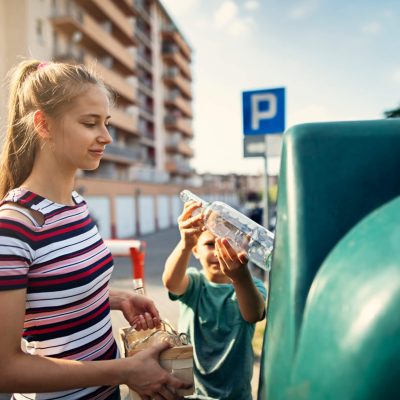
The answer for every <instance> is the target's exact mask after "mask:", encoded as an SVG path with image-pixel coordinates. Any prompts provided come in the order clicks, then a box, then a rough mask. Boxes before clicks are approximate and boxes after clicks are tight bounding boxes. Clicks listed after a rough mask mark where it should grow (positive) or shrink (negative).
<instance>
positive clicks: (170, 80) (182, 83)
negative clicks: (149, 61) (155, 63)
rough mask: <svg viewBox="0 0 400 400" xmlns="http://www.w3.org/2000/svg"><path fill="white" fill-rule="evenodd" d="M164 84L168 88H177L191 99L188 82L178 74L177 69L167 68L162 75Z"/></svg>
mask: <svg viewBox="0 0 400 400" xmlns="http://www.w3.org/2000/svg"><path fill="white" fill-rule="evenodd" d="M163 79H164V82H165V83H166V84H167V85H169V86H175V87H177V88H178V89H179V90H180V91H181V92H182V93H183V94H184V95H185V96H186V97H188V98H189V99H192V97H193V96H192V89H191V86H190V82H189V81H188V80H187V79H185V78H184V77H183V76H182V74H181V73H180V72H179V68H176V67H175V68H167V69H166V71H165V72H164V74H163Z"/></svg>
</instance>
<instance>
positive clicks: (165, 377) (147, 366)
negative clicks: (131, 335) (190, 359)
mask: <svg viewBox="0 0 400 400" xmlns="http://www.w3.org/2000/svg"><path fill="white" fill-rule="evenodd" d="M169 347H170V346H169V344H168V343H165V342H164V343H158V344H156V345H154V346H151V347H149V348H147V349H145V350H141V351H139V352H138V353H136V354H135V355H134V356H132V357H128V358H126V360H128V363H129V364H130V365H131V367H132V368H129V367H128V370H127V376H128V378H127V382H126V384H127V385H128V386H129V387H130V388H131V389H132V390H134V391H135V392H137V393H139V395H140V396H141V397H142V399H144V400H151V399H157V400H164V399H165V400H178V399H181V398H182V397H181V396H179V395H178V394H177V393H176V390H177V389H189V388H190V387H191V386H192V384H191V383H189V382H183V381H182V380H180V379H178V378H176V377H174V376H173V375H172V374H170V373H169V372H168V371H167V370H165V369H164V368H162V367H161V365H160V364H159V358H160V353H161V352H162V351H164V350H166V349H168V348H169Z"/></svg>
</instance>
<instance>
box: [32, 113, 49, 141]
mask: <svg viewBox="0 0 400 400" xmlns="http://www.w3.org/2000/svg"><path fill="white" fill-rule="evenodd" d="M33 124H34V125H35V130H36V132H37V134H38V135H39V137H40V138H41V139H43V140H48V139H49V138H50V131H49V125H48V123H47V120H46V117H45V115H44V114H43V112H42V111H41V110H37V111H35V113H34V114H33Z"/></svg>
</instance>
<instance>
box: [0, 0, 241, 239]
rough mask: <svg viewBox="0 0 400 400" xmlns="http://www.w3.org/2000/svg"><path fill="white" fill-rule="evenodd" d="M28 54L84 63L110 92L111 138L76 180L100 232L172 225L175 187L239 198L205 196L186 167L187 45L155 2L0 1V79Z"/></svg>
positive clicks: (227, 192) (226, 191) (230, 191)
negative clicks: (100, 157)
mask: <svg viewBox="0 0 400 400" xmlns="http://www.w3.org/2000/svg"><path fill="white" fill-rule="evenodd" d="M26 57H33V58H36V59H39V60H44V61H46V60H53V61H66V62H71V63H84V64H86V65H88V66H90V67H91V68H93V69H94V70H95V71H96V72H97V73H98V74H99V75H100V76H101V77H102V78H103V79H104V81H105V83H106V84H107V85H108V86H109V87H110V88H111V90H112V92H113V93H114V94H115V101H114V104H113V108H112V110H111V116H112V118H111V120H110V125H109V126H110V128H109V131H110V134H111V136H112V138H113V143H112V144H110V145H108V146H107V149H106V152H105V155H104V158H103V160H102V162H101V164H100V167H99V168H98V169H97V170H95V171H80V172H79V173H78V176H77V183H76V185H77V189H78V190H79V191H80V192H81V193H82V194H83V195H84V196H85V198H87V200H88V203H89V205H90V206H91V209H92V210H93V214H94V216H95V218H96V219H97V221H98V223H99V227H100V230H101V232H102V234H103V235H104V237H105V238H110V237H131V236H134V235H139V234H145V233H150V232H152V231H154V230H157V229H162V228H165V227H168V226H170V225H172V224H175V223H176V218H177V215H179V213H180V210H181V208H182V205H181V204H180V201H179V198H178V197H177V195H178V193H179V191H180V190H181V189H183V188H189V189H190V188H193V187H195V188H196V189H195V190H197V192H198V193H199V194H204V195H207V196H208V197H210V198H211V197H219V198H221V199H222V200H225V201H229V202H231V203H236V202H237V196H236V195H235V189H236V188H235V185H233V184H232V186H231V187H230V188H226V186H227V185H224V186H223V189H221V187H218V185H215V184H214V185H211V186H209V188H210V190H211V188H212V193H210V190H208V189H207V187H205V186H204V185H201V183H202V179H201V177H199V176H197V175H196V174H195V173H194V170H193V168H192V167H191V165H190V160H191V159H192V157H193V155H194V152H193V149H192V146H191V142H192V139H193V128H192V119H193V111H192V99H193V95H192V68H191V65H192V49H191V47H190V45H189V44H188V42H187V41H186V39H185V38H184V36H183V35H182V33H181V32H180V31H179V29H178V28H177V26H176V24H175V22H174V21H173V20H172V18H171V17H170V16H169V14H168V12H167V11H166V9H165V8H164V7H163V5H162V4H161V3H160V1H158V0H13V1H8V0H0V60H1V61H0V74H1V77H4V76H5V74H6V71H8V70H9V69H10V68H11V67H12V66H13V65H15V64H16V63H17V62H18V61H19V59H21V58H26ZM0 96H1V97H0V103H1V112H0V126H1V128H2V131H3V129H4V123H5V110H6V106H5V97H6V91H5V90H3V91H0ZM200 186H201V187H200Z"/></svg>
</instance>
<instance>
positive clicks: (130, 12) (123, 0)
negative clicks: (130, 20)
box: [112, 0, 136, 17]
mask: <svg viewBox="0 0 400 400" xmlns="http://www.w3.org/2000/svg"><path fill="white" fill-rule="evenodd" d="M112 2H113V4H114V5H115V6H116V7H118V8H119V9H120V10H121V12H122V13H123V14H125V15H127V16H131V17H133V16H136V12H135V10H134V8H133V4H132V0H112Z"/></svg>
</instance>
